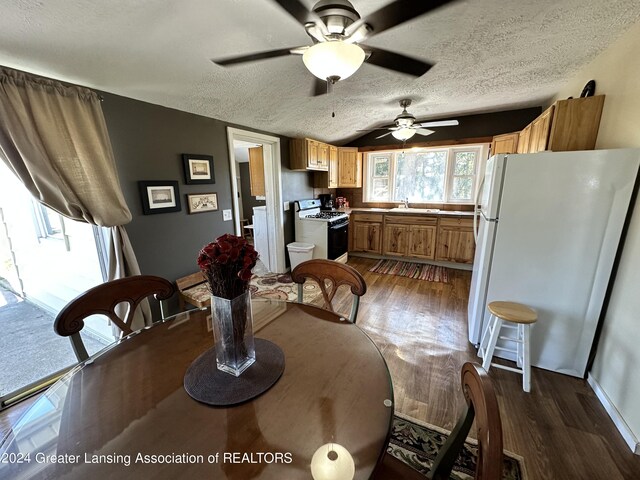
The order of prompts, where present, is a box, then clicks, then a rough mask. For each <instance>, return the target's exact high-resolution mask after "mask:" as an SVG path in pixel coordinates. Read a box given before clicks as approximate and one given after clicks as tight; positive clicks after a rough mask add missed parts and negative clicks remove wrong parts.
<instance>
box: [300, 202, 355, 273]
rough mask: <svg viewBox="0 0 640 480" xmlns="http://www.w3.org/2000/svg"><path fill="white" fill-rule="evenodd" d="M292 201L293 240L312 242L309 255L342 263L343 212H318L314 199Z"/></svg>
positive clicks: (344, 244)
mask: <svg viewBox="0 0 640 480" xmlns="http://www.w3.org/2000/svg"><path fill="white" fill-rule="evenodd" d="M295 203H296V212H295V229H296V242H302V243H312V244H314V245H315V248H314V249H313V258H326V259H329V260H336V261H338V262H342V263H346V261H347V249H348V245H349V216H348V215H347V214H346V213H344V212H336V211H324V210H323V211H321V210H320V206H321V202H320V200H319V199H317V198H312V199H309V200H298V201H297V202H295Z"/></svg>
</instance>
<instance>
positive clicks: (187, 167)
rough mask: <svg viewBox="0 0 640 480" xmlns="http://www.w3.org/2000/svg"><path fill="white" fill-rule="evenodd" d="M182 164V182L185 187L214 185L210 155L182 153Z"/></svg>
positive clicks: (214, 178) (214, 179)
mask: <svg viewBox="0 0 640 480" xmlns="http://www.w3.org/2000/svg"><path fill="white" fill-rule="evenodd" d="M182 163H183V164H184V181H185V183H186V184H187V185H198V184H204V183H216V177H215V175H214V173H213V157H212V156H211V155H196V154H194V153H183V154H182Z"/></svg>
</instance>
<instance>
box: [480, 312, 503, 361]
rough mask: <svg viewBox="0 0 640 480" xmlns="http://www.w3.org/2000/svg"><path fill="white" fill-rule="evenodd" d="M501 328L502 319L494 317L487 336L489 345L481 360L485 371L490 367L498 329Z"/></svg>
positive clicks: (498, 332)
mask: <svg viewBox="0 0 640 480" xmlns="http://www.w3.org/2000/svg"><path fill="white" fill-rule="evenodd" d="M501 328H502V319H501V318H498V317H495V321H494V322H493V328H492V329H491V336H490V337H489V345H488V346H487V350H486V351H485V352H484V360H483V361H482V368H484V369H485V370H486V371H487V372H488V371H489V368H490V367H491V359H492V358H493V352H494V350H495V349H496V343H497V342H498V336H499V335H500V329H501Z"/></svg>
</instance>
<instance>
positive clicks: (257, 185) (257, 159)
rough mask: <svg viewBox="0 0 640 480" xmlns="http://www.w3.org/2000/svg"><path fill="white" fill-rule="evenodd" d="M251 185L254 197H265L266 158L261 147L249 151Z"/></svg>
mask: <svg viewBox="0 0 640 480" xmlns="http://www.w3.org/2000/svg"><path fill="white" fill-rule="evenodd" d="M249 184H250V189H251V196H252V197H264V195H265V190H264V157H263V156H262V147H261V146H260V147H255V148H250V149H249Z"/></svg>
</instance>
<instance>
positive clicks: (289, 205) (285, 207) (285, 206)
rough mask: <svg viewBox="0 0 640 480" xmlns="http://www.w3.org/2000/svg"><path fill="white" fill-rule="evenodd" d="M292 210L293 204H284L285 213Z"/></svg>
mask: <svg viewBox="0 0 640 480" xmlns="http://www.w3.org/2000/svg"><path fill="white" fill-rule="evenodd" d="M290 208H291V202H284V211H285V212H288V211H289V209H290Z"/></svg>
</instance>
